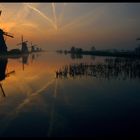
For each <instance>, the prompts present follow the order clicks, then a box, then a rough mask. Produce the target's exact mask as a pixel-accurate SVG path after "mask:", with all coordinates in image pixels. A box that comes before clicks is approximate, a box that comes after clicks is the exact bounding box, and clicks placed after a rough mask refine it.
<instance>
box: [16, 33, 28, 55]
mask: <svg viewBox="0 0 140 140" xmlns="http://www.w3.org/2000/svg"><path fill="white" fill-rule="evenodd" d="M27 42H28V41H23V35H22V36H21V42H20V43H18V44H17V46H19V45H21V52H22V53H23V54H26V53H29V50H28V46H27Z"/></svg>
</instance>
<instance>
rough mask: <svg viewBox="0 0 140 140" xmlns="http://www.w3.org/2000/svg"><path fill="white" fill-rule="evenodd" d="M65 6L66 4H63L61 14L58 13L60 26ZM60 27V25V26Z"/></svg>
mask: <svg viewBox="0 0 140 140" xmlns="http://www.w3.org/2000/svg"><path fill="white" fill-rule="evenodd" d="M65 6H66V3H64V4H63V8H62V10H61V13H60V16H59V22H60V24H61V22H62V19H63V17H64V10H65ZM60 26H62V25H60Z"/></svg>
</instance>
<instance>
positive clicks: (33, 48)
mask: <svg viewBox="0 0 140 140" xmlns="http://www.w3.org/2000/svg"><path fill="white" fill-rule="evenodd" d="M35 46H37V45H36V44H34V45H32V42H31V52H35Z"/></svg>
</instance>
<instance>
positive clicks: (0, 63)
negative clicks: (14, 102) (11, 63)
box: [0, 58, 15, 97]
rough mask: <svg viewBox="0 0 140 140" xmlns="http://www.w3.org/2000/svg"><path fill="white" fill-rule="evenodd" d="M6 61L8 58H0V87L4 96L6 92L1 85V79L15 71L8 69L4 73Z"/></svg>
mask: <svg viewBox="0 0 140 140" xmlns="http://www.w3.org/2000/svg"><path fill="white" fill-rule="evenodd" d="M7 63H8V58H0V88H1V91H2V93H3V96H4V97H6V94H5V91H4V89H3V87H2V81H3V80H5V78H6V77H9V76H10V75H11V74H13V73H15V71H10V72H7V73H6V67H7Z"/></svg>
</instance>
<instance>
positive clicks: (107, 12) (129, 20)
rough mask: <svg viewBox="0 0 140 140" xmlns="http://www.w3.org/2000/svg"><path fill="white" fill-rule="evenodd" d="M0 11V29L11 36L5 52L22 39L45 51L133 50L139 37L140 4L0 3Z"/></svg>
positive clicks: (7, 40) (7, 39)
mask: <svg viewBox="0 0 140 140" xmlns="http://www.w3.org/2000/svg"><path fill="white" fill-rule="evenodd" d="M0 9H1V10H2V15H1V17H0V27H1V28H2V29H4V30H5V31H7V32H10V33H12V34H13V35H14V39H12V38H7V37H6V42H7V45H8V49H12V48H17V46H16V44H17V43H19V42H20V40H21V35H23V36H24V39H25V40H28V41H29V42H33V43H34V44H38V46H39V47H42V48H44V49H46V50H54V49H61V48H62V49H68V48H70V47H71V46H73V45H75V46H77V47H82V48H84V49H90V47H91V46H92V45H95V46H96V48H98V49H108V48H118V49H119V48H120V49H133V48H134V47H136V45H137V42H136V40H135V39H136V38H137V37H138V36H139V35H140V30H139V25H140V19H139V14H140V4H133V3H130V4H122V3H120V4H119V3H117V4H113V3H112V4H107V3H106V4H104V3H101V4H99V3H67V4H66V3H0ZM29 45H30V43H29Z"/></svg>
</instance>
